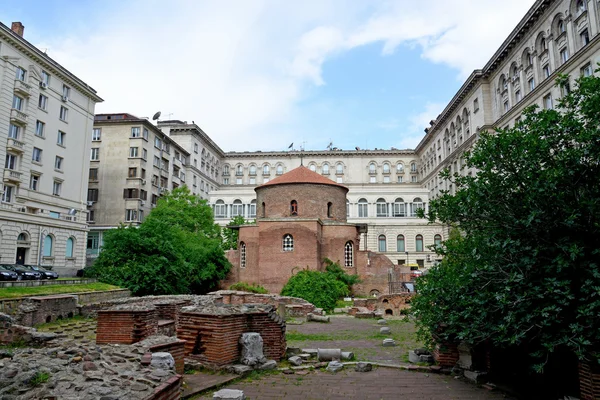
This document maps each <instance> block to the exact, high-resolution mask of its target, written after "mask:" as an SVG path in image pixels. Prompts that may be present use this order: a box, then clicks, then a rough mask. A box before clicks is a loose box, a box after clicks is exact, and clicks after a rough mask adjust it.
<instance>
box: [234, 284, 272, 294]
mask: <svg viewBox="0 0 600 400" xmlns="http://www.w3.org/2000/svg"><path fill="white" fill-rule="evenodd" d="M229 290H239V291H242V292H250V293H258V294H268V293H269V291H268V290H267V289H265V288H264V287H262V286H260V285H254V284H250V283H246V282H238V283H234V284H233V285H231V286H229Z"/></svg>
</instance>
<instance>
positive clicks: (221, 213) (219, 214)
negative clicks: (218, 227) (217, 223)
mask: <svg viewBox="0 0 600 400" xmlns="http://www.w3.org/2000/svg"><path fill="white" fill-rule="evenodd" d="M215 218H227V205H226V204H225V202H224V201H223V200H217V202H216V203H215Z"/></svg>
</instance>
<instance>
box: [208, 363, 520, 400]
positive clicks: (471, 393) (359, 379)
mask: <svg viewBox="0 0 600 400" xmlns="http://www.w3.org/2000/svg"><path fill="white" fill-rule="evenodd" d="M225 387H226V388H227V389H240V390H243V391H244V394H245V395H246V397H247V398H248V399H249V400H259V399H261V400H262V399H286V400H313V399H314V400H316V399H332V400H336V399H340V400H341V399H361V400H362V399H364V400H388V399H390V400H391V399H394V400H396V399H402V398H409V399H410V400H421V399H423V400H424V399H428V400H450V399H473V400H475V399H477V400H499V399H510V397H507V396H506V395H504V394H502V393H499V392H490V391H488V390H486V389H482V388H478V387H477V386H475V385H472V384H470V383H467V382H463V381H461V380H457V379H454V378H453V377H452V376H447V375H437V374H426V373H421V372H411V371H404V370H398V369H393V368H377V369H376V370H373V371H372V372H364V373H360V372H355V371H354V370H353V368H348V367H346V369H345V370H343V371H341V372H338V373H337V374H332V373H329V372H322V371H314V372H310V373H308V374H306V375H298V374H295V375H284V374H276V375H266V376H263V377H262V378H260V379H258V380H253V381H241V382H238V383H235V384H231V385H226V386H225ZM201 399H206V400H208V399H212V393H208V394H206V395H204V396H203V397H201Z"/></svg>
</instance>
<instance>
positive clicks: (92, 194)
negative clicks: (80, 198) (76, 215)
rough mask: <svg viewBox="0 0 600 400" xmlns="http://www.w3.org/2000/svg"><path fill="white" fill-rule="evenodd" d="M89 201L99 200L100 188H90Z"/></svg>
mask: <svg viewBox="0 0 600 400" xmlns="http://www.w3.org/2000/svg"><path fill="white" fill-rule="evenodd" d="M87 201H98V189H88V193H87Z"/></svg>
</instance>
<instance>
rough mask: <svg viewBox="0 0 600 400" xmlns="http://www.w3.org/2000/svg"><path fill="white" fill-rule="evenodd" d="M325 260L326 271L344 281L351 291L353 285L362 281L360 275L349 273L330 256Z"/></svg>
mask: <svg viewBox="0 0 600 400" xmlns="http://www.w3.org/2000/svg"><path fill="white" fill-rule="evenodd" d="M323 261H324V262H325V271H326V272H327V273H329V274H332V275H333V276H335V279H337V280H338V281H340V282H343V283H344V284H345V285H346V287H347V288H348V292H349V293H351V292H352V285H354V284H356V283H360V279H359V278H358V275H348V274H347V273H346V271H344V270H343V269H342V267H341V266H340V264H338V263H334V262H333V261H331V260H330V259H329V258H325V260H323Z"/></svg>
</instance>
